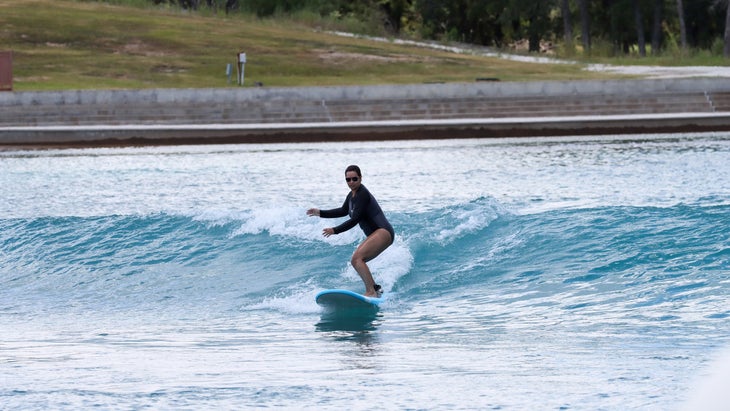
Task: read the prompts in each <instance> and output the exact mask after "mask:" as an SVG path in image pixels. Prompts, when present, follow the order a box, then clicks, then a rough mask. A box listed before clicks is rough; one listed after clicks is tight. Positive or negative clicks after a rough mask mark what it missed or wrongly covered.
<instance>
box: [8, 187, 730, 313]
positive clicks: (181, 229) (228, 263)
mask: <svg viewBox="0 0 730 411" xmlns="http://www.w3.org/2000/svg"><path fill="white" fill-rule="evenodd" d="M292 211H293V210H290V209H281V210H276V209H273V210H263V211H257V212H255V211H248V212H243V213H240V214H239V215H235V216H234V215H229V216H221V215H217V216H216V217H215V219H214V220H211V219H209V218H207V217H205V216H198V217H191V216H182V215H171V214H166V213H160V214H154V215H148V216H135V215H129V216H102V217H42V218H30V219H27V218H22V219H9V220H1V221H0V232H1V233H2V234H1V235H0V241H1V244H2V247H3V250H4V253H3V254H2V259H1V260H0V265H1V266H2V267H3V271H4V274H3V276H2V285H3V286H2V291H1V292H2V295H3V296H4V298H3V299H2V300H3V301H14V302H15V303H14V304H12V305H9V306H5V307H2V308H3V310H4V312H6V313H14V314H17V315H36V314H40V313H45V312H48V311H53V310H54V307H64V309H66V308H68V307H65V305H66V304H67V303H68V302H73V304H72V307H73V308H75V309H79V310H93V311H102V312H103V311H112V312H113V311H118V310H131V311H135V310H149V309H154V310H173V311H175V310H178V311H180V312H181V313H183V312H186V311H187V310H189V309H190V308H191V307H197V306H200V305H201V304H204V305H205V306H206V310H219V311H220V313H219V314H221V315H223V314H225V312H226V311H227V310H238V309H240V307H242V306H249V305H256V304H258V303H262V302H263V301H265V300H267V299H275V298H279V297H281V296H285V295H287V294H288V298H289V299H290V300H291V301H290V302H291V307H289V308H288V309H289V310H292V311H294V312H296V311H297V310H300V311H302V312H307V311H315V310H316V306H314V305H311V306H308V305H307V304H302V301H300V300H304V299H306V298H307V297H308V295H309V294H311V293H312V292H313V291H314V290H316V289H320V288H327V287H350V288H353V289H358V287H360V283H359V279H358V277H357V275H356V273H355V272H354V270H352V268H351V267H349V265H348V264H347V262H348V260H349V255H350V253H351V252H352V251H353V250H354V246H355V245H356V244H357V242H358V241H359V238H360V237H359V236H358V234H357V233H355V232H353V233H349V234H351V235H350V236H349V237H350V238H340V239H336V240H333V241H324V240H320V239H319V238H317V236H318V232H319V229H318V227H317V224H316V223H315V221H314V220H313V219H307V218H306V217H301V216H300V218H295V219H291V220H290V221H282V216H284V215H290V214H291V213H292ZM300 214H301V213H300ZM294 220H296V221H294ZM391 220H393V223H394V224H395V225H396V226H397V227H398V228H399V232H398V236H397V237H398V238H397V241H396V242H395V244H394V245H393V246H392V247H391V248H390V249H389V250H387V251H386V253H385V254H384V255H383V256H382V257H381V258H379V259H377V260H375V261H373V262H372V263H371V265H372V269H373V271H374V273H375V275H376V277H377V278H378V281H380V282H381V283H383V285H385V286H386V287H387V289H388V290H390V291H392V292H395V293H398V296H399V299H400V300H402V301H406V302H407V301H412V302H413V301H418V300H420V299H423V298H427V297H428V296H429V295H431V294H433V293H434V292H437V293H439V294H449V295H453V296H459V297H458V298H464V297H467V296H471V297H476V296H478V295H489V296H490V298H491V299H492V301H493V303H496V301H503V302H505V303H507V302H509V301H513V300H515V299H519V300H520V301H521V302H522V303H527V302H528V301H530V300H532V299H537V301H538V302H539V301H540V300H541V299H542V300H549V299H556V297H558V296H559V297H560V298H559V300H560V304H559V306H560V307H561V308H562V309H568V310H569V309H578V308H580V309H581V310H583V311H586V310H591V311H593V310H602V312H603V314H604V315H607V314H610V313H611V312H613V311H619V312H621V313H624V314H625V313H630V312H631V310H632V309H633V308H636V307H645V308H650V307H653V306H657V305H659V306H661V305H662V304H666V303H671V302H676V301H682V302H683V304H685V305H687V306H695V304H694V303H693V302H696V303H697V304H700V303H702V304H704V303H706V302H707V301H706V299H707V298H709V297H711V296H712V295H716V294H717V293H718V292H721V293H720V295H722V292H726V291H727V290H725V289H724V287H723V286H722V285H723V284H725V283H726V281H725V278H724V276H725V274H726V270H727V268H728V267H730V265H729V264H728V263H729V261H730V260H729V259H730V244H728V238H727V233H726V230H725V225H726V222H727V221H730V206H726V205H718V206H709V207H705V206H700V207H698V206H687V205H678V206H674V207H668V208H657V207H604V208H589V209H568V210H554V211H548V212H542V213H535V214H526V215H514V214H509V213H506V212H505V211H504V210H502V209H501V207H500V206H499V205H498V204H497V202H496V201H494V200H493V199H477V200H475V201H473V202H469V203H466V204H462V205H458V206H452V207H448V208H442V209H436V210H431V211H428V212H421V213H414V214H404V213H393V214H392V215H391ZM506 296H508V297H506ZM455 298H456V297H455ZM710 299H711V298H710ZM211 302H213V304H211ZM556 304H557V302H556ZM279 308H282V307H279ZM284 309H287V308H286V307H284ZM708 309H709V307H708ZM678 314H680V313H679V312H674V314H672V315H678ZM729 314H730V310H729V309H728V308H727V307H724V306H722V305H721V304H720V305H717V306H714V309H709V310H708V311H707V312H706V313H704V316H706V317H708V318H724V317H726V316H728V315H729ZM642 315H646V311H644V314H642Z"/></svg>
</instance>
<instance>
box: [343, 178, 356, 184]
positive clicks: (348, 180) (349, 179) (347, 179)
mask: <svg viewBox="0 0 730 411" xmlns="http://www.w3.org/2000/svg"><path fill="white" fill-rule="evenodd" d="M357 180H358V178H357V177H345V181H347V182H348V183H349V182H350V181H352V182H353V183H357Z"/></svg>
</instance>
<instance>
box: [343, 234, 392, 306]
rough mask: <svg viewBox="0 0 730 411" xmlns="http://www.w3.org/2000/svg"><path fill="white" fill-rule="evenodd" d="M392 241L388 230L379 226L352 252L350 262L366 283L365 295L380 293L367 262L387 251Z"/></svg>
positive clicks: (371, 295) (370, 295) (374, 295)
mask: <svg viewBox="0 0 730 411" xmlns="http://www.w3.org/2000/svg"><path fill="white" fill-rule="evenodd" d="M392 242H393V239H392V238H391V236H390V233H389V232H388V230H386V229H383V228H379V229H377V230H375V232H373V233H372V234H370V235H369V236H368V238H366V239H365V241H363V242H362V244H360V245H359V246H358V247H357V249H356V250H355V252H354V253H353V254H352V259H351V260H350V262H351V263H352V266H353V267H355V271H357V273H358V274H359V275H360V278H362V281H363V282H364V283H365V295H366V296H368V297H376V296H377V295H378V293H377V292H376V291H375V280H373V275H372V273H370V268H369V267H368V265H367V264H366V263H367V262H368V261H370V260H372V259H373V258H375V257H377V256H378V255H380V253H382V252H383V251H385V249H386V248H388V247H389V246H390V244H391V243H392Z"/></svg>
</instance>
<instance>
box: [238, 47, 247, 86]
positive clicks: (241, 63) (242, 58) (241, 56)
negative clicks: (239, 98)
mask: <svg viewBox="0 0 730 411" xmlns="http://www.w3.org/2000/svg"><path fill="white" fill-rule="evenodd" d="M245 68H246V53H244V52H240V53H238V85H239V86H242V85H243V81H244V69H245Z"/></svg>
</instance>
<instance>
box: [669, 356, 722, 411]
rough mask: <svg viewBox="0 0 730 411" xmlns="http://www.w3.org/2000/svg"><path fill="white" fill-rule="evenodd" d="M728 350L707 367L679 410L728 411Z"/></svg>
mask: <svg viewBox="0 0 730 411" xmlns="http://www.w3.org/2000/svg"><path fill="white" fill-rule="evenodd" d="M728 382H730V348H728V349H726V350H725V351H724V352H723V353H722V354H720V355H719V356H718V357H717V359H716V360H715V361H713V362H712V364H711V365H710V367H709V370H708V373H707V374H706V375H704V376H702V377H700V378H699V379H698V380H697V381H696V382H695V384H694V389H693V390H692V391H691V394H690V399H689V400H688V401H687V402H686V403H685V404H684V406H683V407H682V408H681V409H682V410H684V411H695V410H702V411H726V410H728V409H730V391H728V390H727V386H728Z"/></svg>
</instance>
